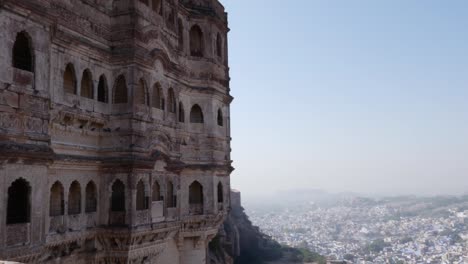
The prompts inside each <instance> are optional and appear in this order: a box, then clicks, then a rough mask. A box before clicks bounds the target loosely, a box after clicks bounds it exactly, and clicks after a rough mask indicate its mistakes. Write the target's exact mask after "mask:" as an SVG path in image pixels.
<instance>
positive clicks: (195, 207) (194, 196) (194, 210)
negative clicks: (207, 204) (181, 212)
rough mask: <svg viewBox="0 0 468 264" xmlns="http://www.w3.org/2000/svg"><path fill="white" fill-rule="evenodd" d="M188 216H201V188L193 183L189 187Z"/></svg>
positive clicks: (196, 182)
mask: <svg viewBox="0 0 468 264" xmlns="http://www.w3.org/2000/svg"><path fill="white" fill-rule="evenodd" d="M189 205H190V208H189V209H190V214H203V186H202V185H201V184H200V183H199V182H198V181H194V182H193V183H192V184H190V187H189Z"/></svg>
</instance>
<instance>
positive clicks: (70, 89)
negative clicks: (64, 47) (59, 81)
mask: <svg viewBox="0 0 468 264" xmlns="http://www.w3.org/2000/svg"><path fill="white" fill-rule="evenodd" d="M63 90H64V91H65V93H70V94H76V75H75V67H73V64H71V63H68V64H67V66H66V67H65V73H64V74H63Z"/></svg>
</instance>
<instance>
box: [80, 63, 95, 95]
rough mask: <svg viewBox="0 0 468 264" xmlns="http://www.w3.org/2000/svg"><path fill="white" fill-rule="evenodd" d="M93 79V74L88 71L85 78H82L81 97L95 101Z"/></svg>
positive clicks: (84, 73) (85, 72)
mask: <svg viewBox="0 0 468 264" xmlns="http://www.w3.org/2000/svg"><path fill="white" fill-rule="evenodd" d="M93 90H94V89H93V77H92V75H91V72H90V71H89V70H88V69H86V70H85V71H84V72H83V77H82V78H81V96H82V97H86V98H90V99H93V96H94V95H93V93H94V92H93Z"/></svg>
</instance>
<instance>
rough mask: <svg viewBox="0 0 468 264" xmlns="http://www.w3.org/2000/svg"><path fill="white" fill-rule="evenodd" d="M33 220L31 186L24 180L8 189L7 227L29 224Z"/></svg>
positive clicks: (19, 180) (18, 181) (15, 182)
mask: <svg viewBox="0 0 468 264" xmlns="http://www.w3.org/2000/svg"><path fill="white" fill-rule="evenodd" d="M30 219H31V186H30V185H29V183H28V182H27V181H26V180H24V179H18V180H16V181H14V182H13V183H12V184H11V186H10V187H9V188H8V204H7V225H9V224H22V223H29V222H30Z"/></svg>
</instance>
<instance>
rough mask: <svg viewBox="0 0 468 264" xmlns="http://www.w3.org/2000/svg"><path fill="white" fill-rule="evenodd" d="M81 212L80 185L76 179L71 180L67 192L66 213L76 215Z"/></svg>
mask: <svg viewBox="0 0 468 264" xmlns="http://www.w3.org/2000/svg"><path fill="white" fill-rule="evenodd" d="M80 213H81V186H80V184H79V183H78V182H77V181H73V182H72V184H71V185H70V190H69V192H68V214H69V215H76V214H80Z"/></svg>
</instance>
